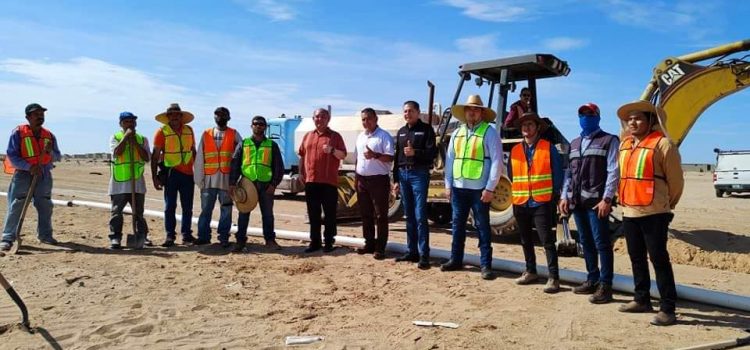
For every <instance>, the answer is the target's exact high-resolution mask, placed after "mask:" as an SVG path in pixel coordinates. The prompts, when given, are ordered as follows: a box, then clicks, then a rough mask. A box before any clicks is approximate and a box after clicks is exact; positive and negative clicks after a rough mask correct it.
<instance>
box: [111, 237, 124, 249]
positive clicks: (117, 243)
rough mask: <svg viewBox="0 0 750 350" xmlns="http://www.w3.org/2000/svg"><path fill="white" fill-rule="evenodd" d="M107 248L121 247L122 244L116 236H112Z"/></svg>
mask: <svg viewBox="0 0 750 350" xmlns="http://www.w3.org/2000/svg"><path fill="white" fill-rule="evenodd" d="M109 249H122V245H121V244H120V240H119V239H117V238H112V239H110V240H109Z"/></svg>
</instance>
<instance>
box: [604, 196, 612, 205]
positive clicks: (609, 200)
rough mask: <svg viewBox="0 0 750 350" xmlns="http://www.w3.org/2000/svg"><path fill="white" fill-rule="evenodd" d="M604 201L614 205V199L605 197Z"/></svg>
mask: <svg viewBox="0 0 750 350" xmlns="http://www.w3.org/2000/svg"><path fill="white" fill-rule="evenodd" d="M602 200H603V201H604V203H607V204H612V198H608V197H604V198H602Z"/></svg>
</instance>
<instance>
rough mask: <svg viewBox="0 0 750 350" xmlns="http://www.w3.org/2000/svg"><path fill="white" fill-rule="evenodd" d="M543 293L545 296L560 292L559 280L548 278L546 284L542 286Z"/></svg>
mask: <svg viewBox="0 0 750 350" xmlns="http://www.w3.org/2000/svg"><path fill="white" fill-rule="evenodd" d="M543 291H544V292H545V293H547V294H554V293H557V292H559V291H560V279H559V278H552V277H550V278H548V279H547V284H545V285H544V289H543Z"/></svg>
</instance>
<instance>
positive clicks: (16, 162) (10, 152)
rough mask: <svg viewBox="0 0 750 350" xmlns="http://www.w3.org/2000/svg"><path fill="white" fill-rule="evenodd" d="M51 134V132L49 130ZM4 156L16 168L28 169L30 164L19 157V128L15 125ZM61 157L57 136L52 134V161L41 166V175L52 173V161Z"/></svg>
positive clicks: (45, 175) (56, 160)
mask: <svg viewBox="0 0 750 350" xmlns="http://www.w3.org/2000/svg"><path fill="white" fill-rule="evenodd" d="M50 134H52V132H50ZM5 156H6V157H8V159H9V160H10V163H11V164H13V167H14V168H16V169H18V170H24V171H29V170H30V169H31V164H29V163H28V162H27V161H26V160H24V159H23V157H21V130H20V129H19V128H18V127H16V128H15V129H13V132H11V134H10V140H9V141H8V149H7V150H6V151H5ZM61 159H62V154H61V153H60V148H59V147H58V146H57V138H56V137H55V135H54V134H52V162H49V163H47V164H45V165H43V166H42V176H44V177H48V176H51V175H52V163H53V162H59V161H60V160H61Z"/></svg>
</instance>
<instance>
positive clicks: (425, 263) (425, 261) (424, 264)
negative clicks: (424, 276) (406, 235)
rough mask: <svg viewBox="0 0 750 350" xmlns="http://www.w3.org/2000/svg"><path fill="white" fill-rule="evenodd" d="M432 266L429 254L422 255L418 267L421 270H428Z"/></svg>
mask: <svg viewBox="0 0 750 350" xmlns="http://www.w3.org/2000/svg"><path fill="white" fill-rule="evenodd" d="M430 267H432V266H430V257H429V256H424V255H423V256H421V257H420V258H419V262H418V263H417V268H418V269H420V270H427V269H429V268H430Z"/></svg>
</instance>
